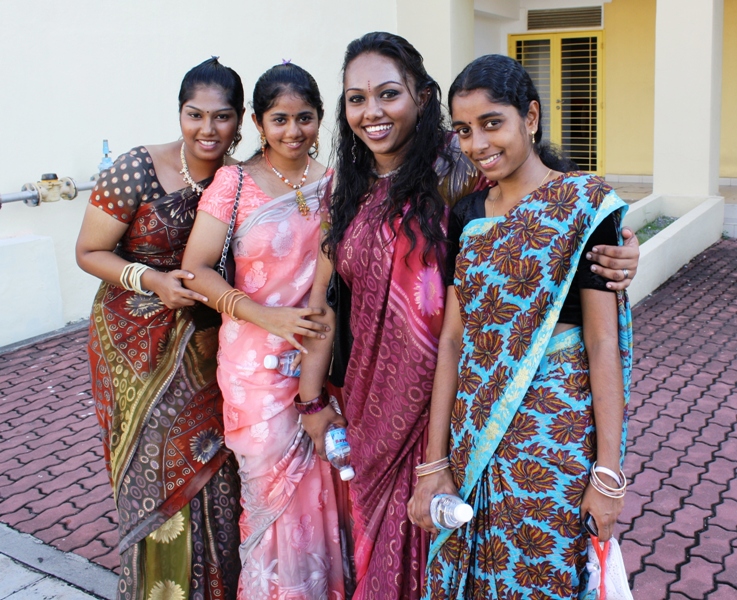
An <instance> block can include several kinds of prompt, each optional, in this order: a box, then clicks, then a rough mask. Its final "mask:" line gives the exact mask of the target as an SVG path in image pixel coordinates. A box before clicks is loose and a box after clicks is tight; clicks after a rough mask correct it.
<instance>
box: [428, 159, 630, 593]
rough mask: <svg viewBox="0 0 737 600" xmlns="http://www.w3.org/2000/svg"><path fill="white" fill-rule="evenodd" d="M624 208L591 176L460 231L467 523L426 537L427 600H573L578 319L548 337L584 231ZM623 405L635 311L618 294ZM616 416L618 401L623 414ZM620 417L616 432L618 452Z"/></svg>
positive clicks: (584, 371)
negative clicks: (429, 541) (471, 513)
mask: <svg viewBox="0 0 737 600" xmlns="http://www.w3.org/2000/svg"><path fill="white" fill-rule="evenodd" d="M625 211H626V205H625V204H624V202H622V200H620V199H619V198H618V197H617V195H616V194H615V193H614V192H613V190H612V189H611V188H610V187H609V186H608V185H607V184H606V183H605V182H604V181H603V180H602V179H601V178H599V177H595V176H592V175H587V174H583V173H569V174H566V175H563V176H561V177H559V178H558V179H555V180H553V181H551V182H549V183H548V184H546V185H544V186H541V187H540V188H538V189H537V190H535V192H533V193H532V194H530V195H529V196H527V197H526V198H524V199H523V200H522V201H521V202H520V203H519V204H518V205H517V206H516V207H515V208H514V209H513V210H512V211H511V212H510V214H509V215H508V216H505V217H497V218H485V219H476V220H474V221H472V222H471V223H469V224H468V225H467V226H466V228H465V229H464V231H463V234H462V236H461V246H462V247H461V251H460V254H459V256H458V259H457V262H456V274H455V286H456V294H457V296H458V299H459V303H460V308H461V317H462V319H463V324H464V334H463V341H462V346H461V359H460V363H459V386H458V394H457V397H456V401H455V403H454V407H453V411H452V415H451V449H450V450H451V453H450V456H451V470H452V473H453V476H454V479H455V482H456V485H457V486H458V489H459V490H460V494H461V496H462V497H463V498H464V499H466V501H467V502H468V503H469V504H471V505H472V506H473V507H474V514H475V516H474V518H473V519H472V520H471V521H470V522H469V523H467V524H466V525H465V526H463V527H461V528H460V529H457V530H454V531H443V532H441V533H440V534H439V535H438V537H437V538H436V539H435V542H434V543H433V545H432V547H431V550H430V557H429V562H428V565H429V566H428V581H427V586H426V589H425V597H426V598H428V597H429V598H438V599H439V598H485V599H486V598H499V599H519V600H522V599H527V598H540V599H542V598H550V599H561V598H576V597H578V595H579V589H580V587H581V581H580V580H581V576H582V572H583V571H584V567H585V562H586V553H585V550H586V537H585V535H584V532H583V530H582V526H581V524H580V517H579V507H580V504H581V500H582V496H583V492H584V490H585V489H586V486H587V484H588V471H589V468H590V466H591V464H592V462H593V460H594V459H595V454H596V430H595V426H594V420H593V407H592V397H591V389H590V385H589V372H588V364H587V359H586V352H585V350H584V347H583V336H582V330H581V328H580V327H575V328H573V329H569V330H568V331H565V332H564V333H561V334H559V335H557V336H554V337H553V336H552V333H553V330H554V328H555V325H556V323H557V322H558V316H559V314H560V310H561V307H562V305H563V301H564V300H565V298H566V295H567V293H568V290H569V288H570V286H571V283H572V281H573V277H574V274H575V271H576V267H577V265H578V262H579V259H580V257H581V254H582V253H583V250H584V246H585V244H586V241H587V239H588V237H589V236H590V235H591V233H592V232H593V231H594V230H595V229H596V227H597V226H598V225H599V224H600V223H601V222H602V221H603V220H604V218H605V217H607V216H608V215H609V214H611V213H615V218H616V220H617V224H618V226H619V224H620V223H621V217H622V216H623V215H624V213H625ZM617 305H618V317H619V348H620V355H621V360H622V367H623V375H624V389H625V407H626V402H627V399H628V398H627V396H628V390H629V381H630V370H631V347H632V333H631V329H632V328H631V316H630V310H629V302H628V300H627V297H626V295H625V294H624V293H620V294H618V302H617ZM625 411H626V408H625ZM625 439H626V420H625V426H624V427H623V433H622V456H624V441H625Z"/></svg>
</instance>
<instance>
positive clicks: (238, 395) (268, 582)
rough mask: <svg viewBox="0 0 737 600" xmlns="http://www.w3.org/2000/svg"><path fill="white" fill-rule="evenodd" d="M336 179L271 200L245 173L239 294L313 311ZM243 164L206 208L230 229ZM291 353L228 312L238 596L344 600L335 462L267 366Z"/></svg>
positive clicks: (220, 181)
mask: <svg viewBox="0 0 737 600" xmlns="http://www.w3.org/2000/svg"><path fill="white" fill-rule="evenodd" d="M328 183H329V175H328V177H326V178H323V179H322V180H320V181H318V182H315V183H312V184H310V185H307V186H305V187H303V188H302V192H303V194H304V196H305V199H306V201H307V204H308V206H309V208H310V214H309V215H308V216H306V217H305V216H303V215H301V214H300V212H299V208H298V205H297V201H296V197H295V194H294V192H290V193H288V194H285V195H284V196H280V197H279V198H275V199H274V198H270V197H269V196H267V195H265V194H264V192H263V191H262V190H261V189H260V188H259V187H258V185H257V184H256V183H255V182H254V181H253V179H252V178H251V177H250V176H249V175H248V174H246V173H244V176H243V187H242V191H241V198H240V203H239V206H238V214H237V217H236V231H235V233H234V235H233V238H232V242H231V248H232V249H233V254H234V257H235V263H236V274H235V287H237V288H238V289H240V290H242V291H244V292H245V293H246V294H248V295H249V296H250V298H251V299H252V300H254V301H255V302H259V303H261V304H263V305H265V306H274V307H278V306H306V303H307V299H308V296H309V291H310V288H311V287H312V282H313V280H314V276H315V268H316V265H317V255H318V251H319V247H318V244H319V235H320V224H321V220H322V211H321V207H320V202H319V197H320V196H321V195H323V194H324V193H325V192H326V190H327V189H328ZM237 186H238V172H237V169H236V168H235V167H225V168H222V169H220V170H219V171H218V173H217V174H216V176H215V180H214V181H213V184H212V185H211V186H210V187H209V188H208V189H207V191H206V192H205V195H204V196H203V199H202V202H200V206H199V209H200V210H204V211H206V212H208V213H209V214H211V215H213V216H214V217H216V218H218V219H220V220H221V221H223V222H229V221H230V216H231V213H232V209H233V203H234V201H235V194H236V190H237ZM290 349H292V346H291V345H290V344H289V343H288V342H287V341H285V340H284V339H282V338H280V337H277V336H275V335H273V334H270V333H268V332H267V331H266V330H264V329H261V328H260V327H258V326H256V325H254V324H252V323H246V322H237V321H234V320H232V319H231V318H230V317H228V316H227V315H223V326H222V328H221V330H220V353H219V357H218V381H219V382H220V387H221V389H222V390H223V396H224V399H225V408H224V411H225V442H226V444H227V446H228V447H229V448H231V449H232V450H233V451H234V452H235V455H236V457H237V459H238V462H239V474H240V477H241V504H242V507H243V514H242V516H241V521H240V530H241V546H240V556H241V563H242V571H241V578H240V583H239V592H238V597H239V598H242V599H244V600H245V599H249V600H257V599H260V598H264V599H267V598H295V599H300V600H318V599H319V600H323V599H326V598H328V599H329V600H340V599H342V598H343V597H344V585H343V567H342V564H343V561H342V556H341V549H340V535H339V530H338V515H337V509H336V504H335V492H334V490H333V485H332V479H331V474H330V465H329V463H327V462H325V461H322V460H320V459H319V458H318V456H317V455H316V454H315V452H314V446H313V444H312V441H311V440H310V438H309V436H308V435H307V434H306V433H305V431H304V429H302V426H301V424H300V420H299V415H298V414H297V412H296V410H295V408H294V404H293V399H294V396H295V394H296V393H297V391H298V387H299V381H298V379H297V378H293V377H284V376H283V375H281V374H280V373H278V372H277V371H276V370H270V369H266V368H265V367H264V365H263V363H264V357H265V356H266V355H268V354H273V355H278V354H280V353H281V352H284V351H286V350H290Z"/></svg>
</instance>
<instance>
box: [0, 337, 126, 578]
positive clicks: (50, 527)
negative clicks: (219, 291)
mask: <svg viewBox="0 0 737 600" xmlns="http://www.w3.org/2000/svg"><path fill="white" fill-rule="evenodd" d="M86 342H87V329H86V328H84V329H81V330H79V329H77V330H76V331H73V332H72V333H66V334H63V335H60V336H57V337H54V338H51V339H47V340H44V341H42V342H38V343H35V344H33V345H30V346H26V347H24V348H21V349H19V350H15V351H11V352H7V353H5V354H2V355H0V521H1V522H3V523H5V524H7V525H9V526H10V527H13V528H14V529H16V530H18V531H22V532H23V533H30V534H32V535H34V536H36V537H37V538H39V539H41V540H43V541H44V542H46V543H47V544H51V545H52V546H55V547H56V548H59V549H60V550H63V551H65V552H74V553H76V554H79V555H81V556H84V557H85V558H88V559H89V560H92V561H94V562H96V563H98V564H100V565H102V566H103V567H106V568H108V569H117V568H118V565H119V561H118V553H117V550H116V547H117V543H118V539H117V538H118V532H117V527H118V525H117V514H116V512H115V503H114V502H113V498H112V491H111V488H110V483H109V481H108V478H107V474H106V472H105V465H104V462H103V458H102V444H101V442H100V439H99V437H98V426H97V419H96V417H95V412H94V406H93V402H92V398H91V396H90V378H89V367H88V364H87V354H86V347H85V344H86Z"/></svg>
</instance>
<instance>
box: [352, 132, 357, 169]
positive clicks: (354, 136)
mask: <svg viewBox="0 0 737 600" xmlns="http://www.w3.org/2000/svg"><path fill="white" fill-rule="evenodd" d="M352 135H353V146H351V156H353V164H354V165H355V164H356V134H355V133H354V134H352Z"/></svg>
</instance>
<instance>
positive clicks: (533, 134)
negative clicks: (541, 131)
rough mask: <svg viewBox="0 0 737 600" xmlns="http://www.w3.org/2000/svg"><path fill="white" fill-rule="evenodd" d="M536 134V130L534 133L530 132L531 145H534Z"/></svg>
mask: <svg viewBox="0 0 737 600" xmlns="http://www.w3.org/2000/svg"><path fill="white" fill-rule="evenodd" d="M536 133H537V129H536V130H535V131H531V132H530V141H531V142H532V145H533V146H534V145H535V134H536Z"/></svg>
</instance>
